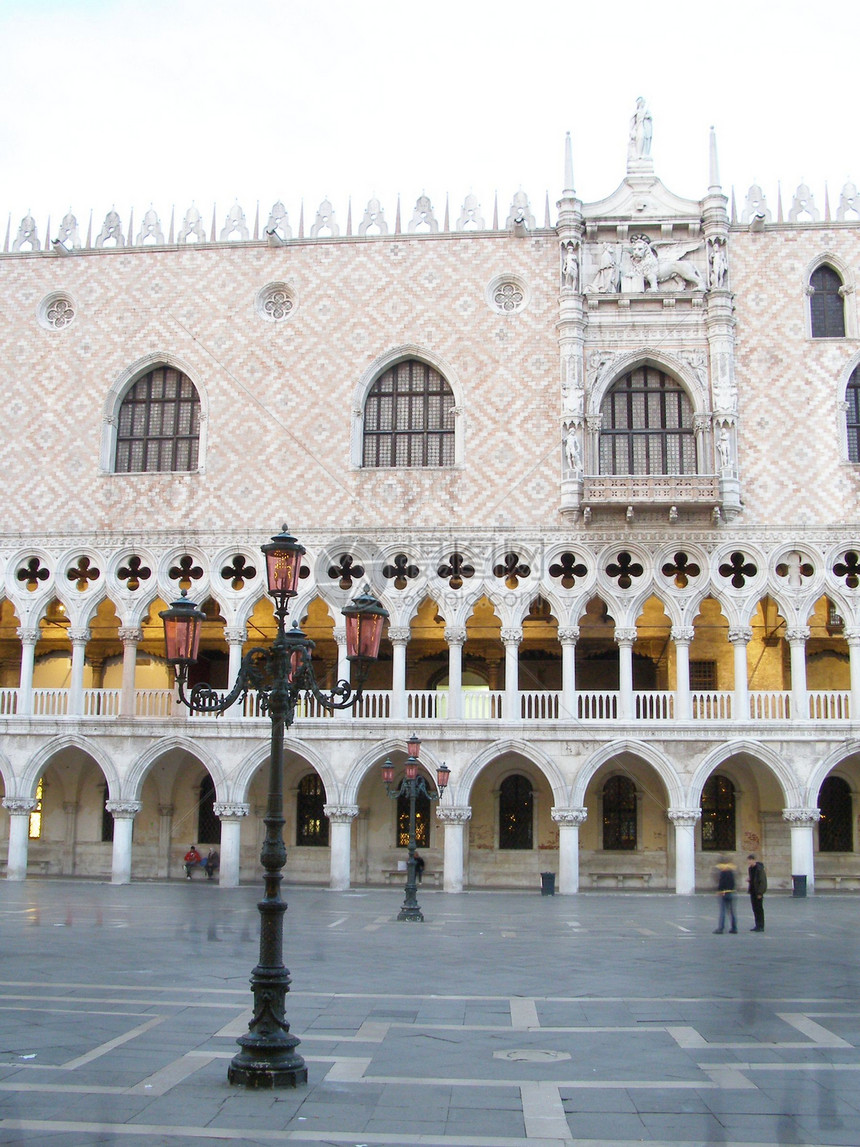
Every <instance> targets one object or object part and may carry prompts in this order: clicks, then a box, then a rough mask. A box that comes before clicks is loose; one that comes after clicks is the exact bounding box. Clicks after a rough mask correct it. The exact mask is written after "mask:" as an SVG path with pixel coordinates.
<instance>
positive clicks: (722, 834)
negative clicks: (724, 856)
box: [702, 773, 735, 852]
mask: <svg viewBox="0 0 860 1147" xmlns="http://www.w3.org/2000/svg"><path fill="white" fill-rule="evenodd" d="M734 849H735V786H734V785H733V784H732V782H731V781H730V780H729V778H728V777H724V776H721V775H720V774H719V773H715V774H714V775H713V776H711V777H708V779H707V780H706V781H705V787H704V788H703V789H702V851H703V852H734Z"/></svg>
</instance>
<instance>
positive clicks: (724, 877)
mask: <svg viewBox="0 0 860 1147" xmlns="http://www.w3.org/2000/svg"><path fill="white" fill-rule="evenodd" d="M717 896H718V897H719V898H720V922H719V924H718V925H717V926H716V928H715V929H714V932H715V933H720V932H724V931H725V927H726V912H728V914H729V919H730V920H731V922H732V926H731V928H729V932H737V930H738V918H737V916H736V915H735V866H734V865H733V864H732V863H731V862H730V861H729V860H726V859H725V858H724V859H723V860H721V861H720V863H719V864H718V865H717Z"/></svg>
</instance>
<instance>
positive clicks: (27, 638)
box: [16, 625, 40, 645]
mask: <svg viewBox="0 0 860 1147" xmlns="http://www.w3.org/2000/svg"><path fill="white" fill-rule="evenodd" d="M16 633H17V634H18V640H19V641H20V642H21V644H22V645H35V644H36V642H37V641H38V640H39V637H40V633H39V630H38V629H29V628H28V627H26V626H23V625H21V626H19V627H18V629H17V630H16Z"/></svg>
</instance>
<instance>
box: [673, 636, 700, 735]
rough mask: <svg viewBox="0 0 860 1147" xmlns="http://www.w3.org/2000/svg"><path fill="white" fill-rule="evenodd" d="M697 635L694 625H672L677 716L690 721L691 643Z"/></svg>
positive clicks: (681, 719)
mask: <svg viewBox="0 0 860 1147" xmlns="http://www.w3.org/2000/svg"><path fill="white" fill-rule="evenodd" d="M695 636H696V631H695V630H694V629H693V627H692V626H687V625H680V626H679V625H673V626H672V640H673V641H674V642H675V687H676V692H675V700H676V705H677V708H676V709H675V716H676V718H677V719H678V720H679V721H689V720H690V718H691V717H692V715H693V712H692V709H691V707H690V643H691V641H692V640H693V638H694V637H695Z"/></svg>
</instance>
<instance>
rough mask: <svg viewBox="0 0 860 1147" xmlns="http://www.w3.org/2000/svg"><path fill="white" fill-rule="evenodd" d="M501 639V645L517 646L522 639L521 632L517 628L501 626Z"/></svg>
mask: <svg viewBox="0 0 860 1147" xmlns="http://www.w3.org/2000/svg"><path fill="white" fill-rule="evenodd" d="M500 636H501V639H502V644H503V645H519V644H520V642H521V641H522V639H523V631H522V629H521V628H520V627H519V626H515V625H511V626H502V630H501V634H500Z"/></svg>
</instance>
